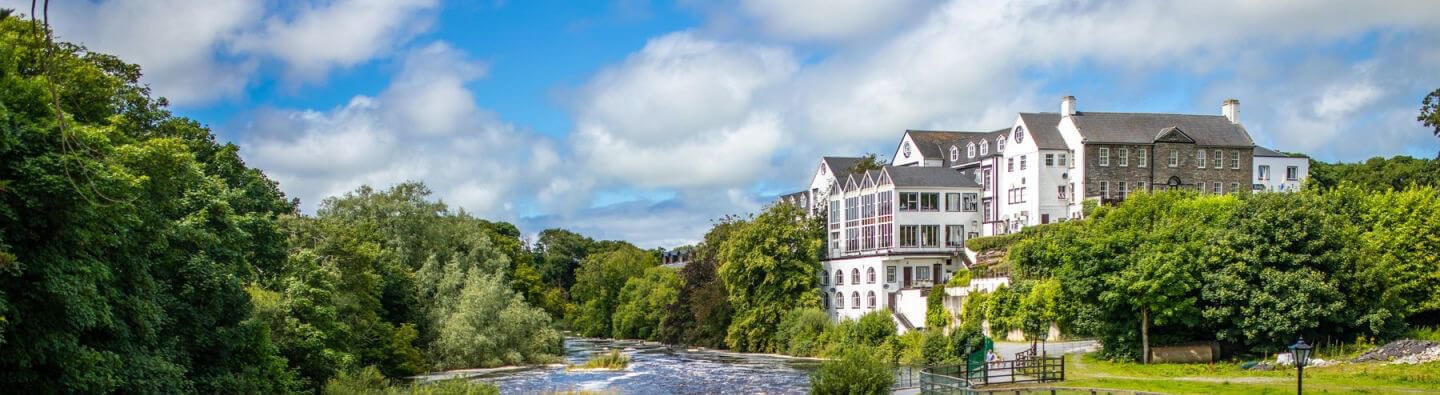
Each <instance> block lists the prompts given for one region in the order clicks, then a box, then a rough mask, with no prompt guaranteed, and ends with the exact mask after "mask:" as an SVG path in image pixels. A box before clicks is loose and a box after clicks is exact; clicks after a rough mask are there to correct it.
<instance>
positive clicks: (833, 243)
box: [830, 232, 840, 250]
mask: <svg viewBox="0 0 1440 395" xmlns="http://www.w3.org/2000/svg"><path fill="white" fill-rule="evenodd" d="M830 248H831V249H835V250H838V249H840V232H830Z"/></svg>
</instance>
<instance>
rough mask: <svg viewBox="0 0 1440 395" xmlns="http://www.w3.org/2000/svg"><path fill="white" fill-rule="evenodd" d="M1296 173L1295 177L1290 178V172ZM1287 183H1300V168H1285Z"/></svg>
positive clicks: (1287, 166)
mask: <svg viewBox="0 0 1440 395" xmlns="http://www.w3.org/2000/svg"><path fill="white" fill-rule="evenodd" d="M1291 170H1294V171H1295V177H1290V171H1291ZM1285 181H1300V166H1289V165H1286V166H1285Z"/></svg>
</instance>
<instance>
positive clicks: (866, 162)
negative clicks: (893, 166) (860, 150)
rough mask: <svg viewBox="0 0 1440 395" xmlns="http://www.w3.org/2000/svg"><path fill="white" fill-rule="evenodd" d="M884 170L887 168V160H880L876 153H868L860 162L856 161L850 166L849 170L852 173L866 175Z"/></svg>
mask: <svg viewBox="0 0 1440 395" xmlns="http://www.w3.org/2000/svg"><path fill="white" fill-rule="evenodd" d="M882 168H885V160H884V159H880V158H879V156H878V155H875V154H874V153H868V154H865V155H861V156H860V160H858V161H855V164H853V165H850V168H849V169H847V170H849V171H850V173H864V172H867V171H870V170H880V169H882Z"/></svg>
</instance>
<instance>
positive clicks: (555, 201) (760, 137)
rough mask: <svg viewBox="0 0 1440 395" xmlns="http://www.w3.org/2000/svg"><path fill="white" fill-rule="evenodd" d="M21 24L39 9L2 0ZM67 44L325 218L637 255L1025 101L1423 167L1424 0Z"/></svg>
mask: <svg viewBox="0 0 1440 395" xmlns="http://www.w3.org/2000/svg"><path fill="white" fill-rule="evenodd" d="M0 7H4V8H15V9H18V10H20V12H21V13H24V14H29V9H30V2H29V1H19V0H0ZM51 7H52V9H51V10H50V20H51V24H52V26H53V27H54V29H55V30H56V32H57V35H58V39H60V40H64V41H70V42H76V43H80V44H82V45H85V46H86V47H87V48H89V49H90V50H93V51H97V52H104V53H110V54H114V55H118V56H120V57H121V58H123V59H125V60H126V61H129V62H132V63H136V64H139V65H140V66H141V68H142V70H143V72H144V76H143V78H142V82H143V83H145V84H148V85H149V86H150V87H151V89H152V92H153V93H154V94H156V95H158V96H164V97H166V98H168V100H169V102H170V104H171V109H172V111H173V112H174V113H175V114H177V115H180V116H185V117H190V118H194V119H196V120H198V121H200V122H202V123H204V124H206V125H208V126H209V127H210V128H212V129H213V130H214V132H215V133H216V135H217V136H218V137H219V138H220V139H221V140H224V141H229V142H233V143H235V144H237V145H239V146H240V147H241V155H242V157H243V158H244V159H245V160H246V161H247V163H248V164H250V165H251V166H255V167H258V168H260V169H262V170H263V171H264V172H265V173H266V174H267V175H269V176H270V177H271V178H272V179H274V180H276V181H278V182H279V184H280V188H281V190H283V191H284V192H285V193H286V194H287V195H288V196H291V197H298V198H299V199H300V201H301V208H302V210H303V211H305V212H308V213H313V212H314V211H315V210H316V208H318V207H319V205H320V204H321V202H322V200H323V199H324V198H326V197H330V196H337V195H342V194H344V193H345V192H347V191H351V190H354V189H355V188H357V187H358V186H360V185H362V184H369V185H372V186H375V187H380V188H384V187H388V186H390V185H393V184H396V183H399V182H404V181H407V180H414V181H422V182H424V183H425V184H427V185H428V186H429V187H430V188H431V189H432V190H433V191H434V192H435V197H437V198H439V199H441V200H443V201H444V202H445V203H447V204H448V205H450V206H451V207H453V208H457V209H464V210H465V211H467V212H470V213H472V214H475V215H478V216H481V217H485V218H490V219H494V220H504V221H511V222H513V223H515V224H516V225H518V226H519V227H520V228H521V230H522V232H524V233H526V234H530V235H533V234H535V233H537V232H539V231H540V230H543V229H546V228H552V227H563V228H566V229H571V230H574V231H578V232H580V233H582V234H586V235H589V236H591V237H595V238H599V239H621V240H628V241H631V242H634V243H636V244H637V245H640V246H642V247H647V248H651V247H666V248H673V247H676V246H680V245H684V244H690V243H694V242H695V241H696V240H698V239H699V238H700V237H701V236H702V235H703V234H704V232H705V231H706V230H708V229H709V228H710V225H711V223H712V221H713V220H715V219H717V218H720V217H722V216H725V215H727V214H746V213H754V212H757V211H759V210H761V209H763V207H764V206H765V205H766V204H768V203H770V202H772V201H773V200H774V198H775V196H777V195H779V194H783V193H788V192H791V191H795V190H801V189H804V188H806V187H808V184H809V177H810V176H811V173H812V171H813V170H814V167H815V166H816V163H817V161H818V158H819V157H820V156H823V155H830V156H856V155H859V154H863V153H867V152H874V153H880V154H881V155H882V156H883V155H888V154H890V153H892V152H893V150H894V147H895V144H897V142H898V140H899V138H900V135H901V133H903V132H904V130H906V129H940V130H994V129H999V128H1004V127H1008V126H1010V125H1011V124H1012V122H1013V120H1014V117H1015V113H1016V112H1022V111H1023V112H1041V111H1044V112H1055V111H1058V110H1059V101H1060V100H1059V98H1060V97H1062V96H1066V95H1073V96H1076V97H1077V108H1078V109H1079V110H1080V111H1119V112H1173V113H1196V114H1217V115H1218V114H1219V111H1220V103H1221V102H1222V101H1223V100H1225V99H1227V98H1236V99H1239V100H1240V102H1241V120H1242V122H1243V123H1244V125H1245V126H1246V128H1247V129H1248V130H1249V131H1250V133H1251V134H1252V137H1254V139H1255V141H1256V142H1257V143H1258V144H1261V145H1264V146H1267V147H1270V148H1274V149H1278V150H1282V151H1288V152H1301V153H1305V154H1308V155H1311V156H1312V157H1315V158H1317V159H1320V160H1325V161H1346V162H1354V161H1362V160H1365V159H1367V158H1370V157H1374V156H1386V157H1388V156H1393V155H1412V156H1417V157H1425V158H1430V157H1434V156H1435V155H1436V153H1437V152H1440V139H1437V138H1435V137H1434V136H1433V135H1432V134H1431V133H1430V131H1429V130H1428V129H1426V128H1425V127H1423V126H1422V125H1421V124H1420V122H1418V121H1416V115H1417V114H1418V110H1419V107H1420V100H1421V98H1422V97H1424V96H1425V94H1427V93H1428V92H1430V91H1431V90H1434V89H1436V88H1440V72H1437V71H1440V7H1437V6H1435V4H1434V3H1433V2H1432V1H1383V2H1357V1H1332V0H1312V1H1241V0H1214V1H1065V2H1032V1H999V0H978V1H969V0H956V1H927V0H887V1H860V0H720V1H698V0H679V1H674V2H662V1H642V0H620V1H610V2H600V1H595V2H590V1H504V0H497V1H473V2H444V1H440V0H330V1H303V0H301V1H246V0H211V1H203V2H201V1H171V0H107V1H58V0H57V1H55V2H54V4H52V5H51Z"/></svg>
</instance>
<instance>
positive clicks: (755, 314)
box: [719, 204, 823, 352]
mask: <svg viewBox="0 0 1440 395" xmlns="http://www.w3.org/2000/svg"><path fill="white" fill-rule="evenodd" d="M804 214H805V213H804V212H803V211H801V210H800V209H799V208H796V207H795V206H792V205H789V204H776V205H772V206H770V207H769V208H768V209H766V210H765V212H764V213H762V214H760V215H759V216H757V217H755V219H754V220H752V221H749V222H747V223H745V224H744V225H741V226H739V227H738V228H737V229H735V230H734V231H733V233H732V234H731V235H730V237H729V239H728V240H726V241H725V243H724V245H723V246H721V248H720V262H721V264H720V270H719V275H720V279H721V280H722V281H724V283H725V289H726V290H727V295H728V298H729V301H730V304H731V306H733V307H734V309H735V313H734V315H733V317H732V319H733V321H731V323H730V327H729V330H728V333H727V335H726V337H725V343H726V344H727V345H729V346H730V348H731V349H734V350H737V351H755V352H774V351H776V350H777V349H779V348H780V346H781V345H782V344H783V343H781V342H780V341H779V339H777V338H776V332H777V328H778V326H779V324H780V319H781V318H782V317H783V316H784V315H785V312H786V311H789V310H790V309H794V308H797V307H812V308H818V307H820V295H819V279H818V278H816V276H815V274H816V273H819V272H820V260H819V257H820V249H821V244H822V243H823V242H822V240H821V229H820V227H819V225H818V223H817V222H814V221H805V220H799V219H798V218H804V217H805V215H804Z"/></svg>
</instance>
